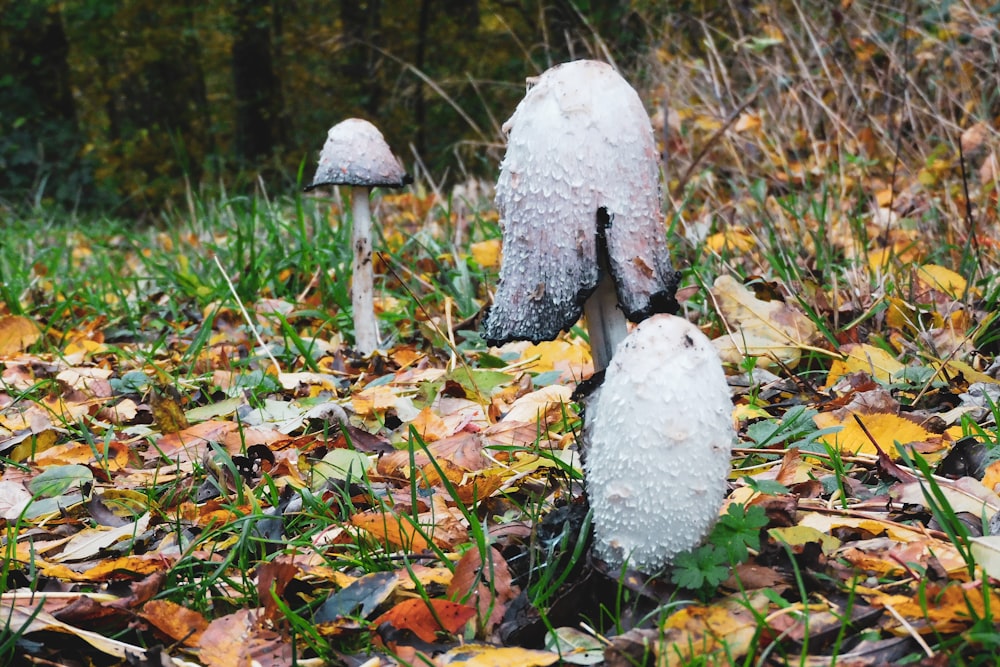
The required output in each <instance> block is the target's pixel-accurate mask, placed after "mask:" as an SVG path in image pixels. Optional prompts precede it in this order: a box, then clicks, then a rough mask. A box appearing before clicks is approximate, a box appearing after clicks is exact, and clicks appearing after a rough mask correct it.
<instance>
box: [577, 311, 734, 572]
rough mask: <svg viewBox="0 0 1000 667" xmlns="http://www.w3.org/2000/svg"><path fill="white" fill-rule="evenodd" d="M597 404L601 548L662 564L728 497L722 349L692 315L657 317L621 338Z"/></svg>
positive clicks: (622, 557)
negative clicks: (719, 352) (695, 322)
mask: <svg viewBox="0 0 1000 667" xmlns="http://www.w3.org/2000/svg"><path fill="white" fill-rule="evenodd" d="M591 409H592V411H593V418H592V422H591V424H590V443H589V449H588V450H587V460H586V465H585V472H586V483H587V494H588V496H589V498H590V506H591V508H592V510H593V524H594V535H595V546H594V549H595V552H596V553H597V555H598V556H599V557H600V558H602V559H603V560H604V561H606V562H607V563H608V564H609V565H610V566H611V567H620V566H621V565H622V564H624V563H627V564H628V566H629V567H631V568H634V569H637V570H640V571H642V572H646V573H650V574H651V573H654V572H657V571H659V570H661V569H662V568H663V567H664V566H666V565H668V564H670V563H671V562H672V561H673V559H674V557H675V556H676V555H677V554H679V553H681V552H682V551H687V550H689V549H691V548H693V547H696V546H698V544H700V543H701V541H702V540H703V539H704V538H705V536H707V535H708V533H709V531H710V530H711V528H712V525H713V524H714V523H715V521H716V519H717V518H718V515H719V509H720V507H721V506H722V501H723V499H724V498H725V493H726V478H727V476H728V475H729V471H730V452H731V447H732V444H733V441H734V438H735V435H736V434H735V432H734V430H733V424H732V401H731V399H730V396H729V388H728V385H727V384H726V378H725V375H724V374H723V372H722V363H721V361H720V360H719V355H718V353H717V352H716V351H715V347H714V346H713V345H712V342H711V341H710V340H709V339H708V338H707V337H706V336H705V335H704V334H703V333H702V332H701V331H700V330H698V328H697V327H695V326H694V325H693V324H691V323H690V322H688V321H687V320H685V319H683V318H681V317H676V316H673V315H655V316H653V317H650V318H649V319H647V320H645V321H643V322H642V323H641V324H639V325H638V326H637V327H636V328H635V330H634V331H633V332H632V333H631V334H629V335H628V337H627V338H626V339H625V340H624V342H622V343H621V344H620V345H619V346H618V349H617V350H616V352H615V355H614V358H613V359H612V361H611V364H610V365H609V366H608V368H607V373H606V375H605V378H604V384H603V385H602V386H601V391H600V394H599V395H598V397H597V399H596V401H594V403H593V404H592V406H591Z"/></svg>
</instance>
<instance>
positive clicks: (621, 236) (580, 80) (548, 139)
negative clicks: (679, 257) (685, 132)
mask: <svg viewBox="0 0 1000 667" xmlns="http://www.w3.org/2000/svg"><path fill="white" fill-rule="evenodd" d="M528 83H529V89H528V92H527V94H526V95H525V97H524V99H523V100H522V101H521V102H520V104H518V106H517V109H516V110H515V111H514V114H513V115H512V116H511V118H510V120H508V121H507V122H506V123H505V124H504V127H503V129H504V132H506V133H507V134H508V145H507V152H506V155H505V156H504V159H503V162H502V163H501V165H500V178H499V180H498V182H497V194H496V203H497V208H498V210H499V212H500V219H501V224H502V225H503V248H504V256H503V263H502V266H501V269H500V282H499V286H498V288H497V292H496V296H495V299H494V304H493V307H492V308H491V309H490V311H489V313H487V316H486V319H485V322H484V334H485V335H484V337H485V339H486V341H487V343H488V344H490V345H502V344H503V343H506V342H509V341H512V340H530V341H532V342H535V343H537V342H539V341H543V340H552V339H553V338H555V337H556V336H557V335H558V334H559V332H560V331H562V330H568V329H569V328H570V327H571V326H573V324H574V323H576V321H577V320H578V319H579V318H580V315H581V313H582V312H583V311H584V304H585V302H587V301H588V299H589V300H591V301H592V302H593V305H595V307H594V308H591V307H590V306H591V305H592V304H590V303H588V307H587V315H588V320H590V321H588V332H589V333H590V336H591V348H592V353H593V356H594V361H595V368H597V370H600V369H602V368H604V367H605V366H606V365H607V363H608V361H609V360H610V357H611V354H612V353H613V351H614V348H615V346H616V345H617V343H618V342H620V340H621V339H622V338H624V337H625V335H626V333H627V330H626V324H625V320H624V318H625V317H627V318H628V319H630V320H632V321H641V320H643V319H645V318H646V317H648V316H650V315H652V314H654V313H659V312H676V310H677V302H676V300H675V292H676V288H677V279H678V277H677V274H676V272H675V271H674V270H673V268H672V266H671V263H670V257H669V255H668V252H667V245H666V230H665V227H664V225H663V219H662V215H661V204H660V202H661V195H660V183H659V164H658V157H657V151H656V145H655V142H654V139H653V130H652V127H651V124H650V121H649V116H648V114H647V113H646V110H645V108H644V107H643V105H642V102H641V100H640V99H639V96H638V94H637V93H636V92H635V90H634V89H633V88H632V87H631V86H630V85H629V84H628V83H627V82H626V81H625V80H624V79H623V78H622V77H621V76H620V75H618V73H617V72H615V70H614V69H613V68H612V67H611V66H609V65H607V64H605V63H601V62H597V61H592V60H579V61H574V62H570V63H564V64H562V65H558V66H556V67H553V68H551V69H549V70H547V71H546V72H544V73H543V74H542V75H541V76H539V77H537V78H536V79H529V80H528Z"/></svg>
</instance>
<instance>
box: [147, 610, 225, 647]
mask: <svg viewBox="0 0 1000 667" xmlns="http://www.w3.org/2000/svg"><path fill="white" fill-rule="evenodd" d="M139 616H141V617H142V618H143V619H144V620H145V621H146V622H147V623H149V624H150V625H152V626H153V627H155V628H156V629H157V630H158V631H160V632H161V633H163V634H164V635H166V636H167V637H169V638H170V639H171V640H172V641H174V642H180V643H182V644H184V645H185V646H197V645H198V642H199V641H200V640H201V636H202V633H204V632H205V630H206V629H207V628H208V621H207V620H205V617H204V616H202V615H201V613H199V612H197V611H194V610H193V609H188V608H187V607H182V606H181V605H179V604H176V603H174V602H171V601H169V600H150V601H149V602H147V603H146V604H145V605H144V606H143V608H142V611H140V612H139Z"/></svg>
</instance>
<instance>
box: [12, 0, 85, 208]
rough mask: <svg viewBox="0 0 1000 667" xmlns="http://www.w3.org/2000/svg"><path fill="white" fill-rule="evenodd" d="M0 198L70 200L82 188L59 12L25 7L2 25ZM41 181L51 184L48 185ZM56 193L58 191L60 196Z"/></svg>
mask: <svg viewBox="0 0 1000 667" xmlns="http://www.w3.org/2000/svg"><path fill="white" fill-rule="evenodd" d="M0 44H5V45H6V48H5V49H0V54H2V55H0V191H9V190H15V189H21V190H27V189H29V188H30V189H31V190H35V189H41V188H42V187H43V186H44V187H45V190H46V191H47V192H46V193H47V194H49V195H52V194H53V193H56V197H57V198H58V199H63V200H65V199H73V198H75V197H76V196H78V195H79V192H78V190H79V188H80V187H81V186H82V185H83V182H82V178H81V175H80V174H79V173H77V174H76V175H75V177H74V175H73V172H74V171H77V172H79V171H80V169H79V162H78V151H79V148H80V146H81V143H82V142H81V141H80V137H79V127H78V123H77V111H76V104H75V102H74V100H73V91H72V88H71V85H70V66H69V40H68V39H67V38H66V32H65V30H64V29H63V23H62V16H61V15H60V12H59V7H58V6H55V5H53V6H50V4H49V3H46V2H33V1H31V0H24V1H22V2H18V3H12V4H10V5H8V6H6V7H5V8H4V12H3V17H2V19H0ZM46 181H54V182H49V183H46ZM59 190H62V192H59Z"/></svg>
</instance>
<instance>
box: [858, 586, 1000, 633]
mask: <svg viewBox="0 0 1000 667" xmlns="http://www.w3.org/2000/svg"><path fill="white" fill-rule="evenodd" d="M935 588H936V586H935ZM987 588H989V590H990V600H989V609H991V610H992V609H997V608H998V605H1000V595H997V593H996V591H994V590H993V589H992V588H991V587H987ZM931 600H933V602H932V603H931V602H930V601H931ZM869 601H870V602H871V603H872V604H874V605H876V606H886V607H888V606H891V607H892V608H893V609H894V610H895V611H896V612H897V613H898V614H899V615H900V616H902V617H903V618H905V619H907V620H908V621H909V622H910V625H911V626H912V627H913V628H914V629H916V631H917V632H919V633H921V634H930V633H934V634H939V633H940V634H952V633H957V632H961V631H963V630H965V629H967V628H968V627H969V626H970V625H972V624H973V623H974V622H975V621H974V618H984V617H985V614H986V605H985V604H984V602H985V601H984V599H983V591H982V589H981V588H966V587H965V586H962V585H961V584H960V583H959V582H952V583H951V584H950V585H947V586H946V587H945V588H944V590H942V591H939V592H937V594H933V592H930V591H929V592H927V593H926V594H924V595H888V594H883V593H880V592H874V596H873V597H870V598H869Z"/></svg>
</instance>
